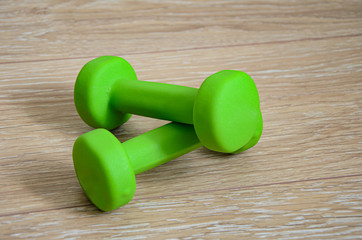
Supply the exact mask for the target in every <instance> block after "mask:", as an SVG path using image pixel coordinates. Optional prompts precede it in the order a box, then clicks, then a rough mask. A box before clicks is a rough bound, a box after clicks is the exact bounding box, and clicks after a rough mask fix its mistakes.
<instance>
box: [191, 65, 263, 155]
mask: <svg viewBox="0 0 362 240" xmlns="http://www.w3.org/2000/svg"><path fill="white" fill-rule="evenodd" d="M259 105H260V103H259V95H258V91H257V89H256V86H255V84H254V81H253V80H252V79H251V78H250V76H249V75H247V74H246V73H244V72H240V71H234V70H224V71H220V72H217V73H215V74H213V75H211V76H209V77H208V78H206V80H205V81H204V82H203V83H202V85H201V87H200V88H199V91H198V93H197V96H196V99H195V104H194V111H193V113H194V115H193V121H194V126H195V131H196V133H197V136H198V137H199V139H200V141H201V143H202V144H203V145H204V146H206V147H207V148H210V149H212V150H216V151H221V152H232V151H235V150H237V149H239V148H240V146H244V145H245V144H246V143H248V142H249V140H250V139H251V138H252V136H253V134H254V133H255V132H256V131H257V130H256V129H257V123H258V120H259V116H260V115H261V114H260V109H259Z"/></svg>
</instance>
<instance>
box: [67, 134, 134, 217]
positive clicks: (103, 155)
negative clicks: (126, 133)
mask: <svg viewBox="0 0 362 240" xmlns="http://www.w3.org/2000/svg"><path fill="white" fill-rule="evenodd" d="M73 162H74V168H75V171H76V174H77V177H78V180H79V183H80V185H81V186H82V188H83V190H84V192H85V194H86V195H87V196H88V198H89V199H90V200H91V201H92V203H93V204H94V205H96V206H97V207H98V208H99V209H101V210H102V211H111V210H114V209H116V208H118V207H120V206H122V205H125V204H127V203H128V202H129V201H130V200H131V199H132V198H133V195H134V193H135V190H136V178H135V173H134V171H133V168H132V166H131V163H130V161H129V159H128V155H127V153H126V151H125V150H124V148H123V146H122V144H121V143H120V142H119V140H118V139H117V138H116V137H114V136H113V134H112V133H110V132H108V131H107V130H105V129H96V130H93V131H91V132H88V133H86V134H83V135H81V136H80V137H79V138H78V139H77V140H76V142H75V143H74V146H73Z"/></svg>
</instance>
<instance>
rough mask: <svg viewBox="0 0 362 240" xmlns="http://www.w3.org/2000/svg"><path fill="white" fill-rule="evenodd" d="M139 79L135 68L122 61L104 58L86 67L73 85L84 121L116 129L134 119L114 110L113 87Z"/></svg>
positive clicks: (90, 124)
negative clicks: (112, 104)
mask: <svg viewBox="0 0 362 240" xmlns="http://www.w3.org/2000/svg"><path fill="white" fill-rule="evenodd" d="M119 80H122V81H130V82H131V81H134V80H137V76H136V73H135V71H134V70H133V68H132V66H131V65H130V64H129V63H128V62H127V61H126V60H124V59H123V58H115V57H112V56H103V57H99V58H96V59H93V60H92V61H90V62H88V63H87V64H85V65H84V67H83V68H82V70H81V71H80V72H79V74H78V77H77V81H76V82H75V86H74V103H75V106H76V108H77V111H78V113H79V116H80V117H81V118H82V120H83V121H84V122H85V123H87V124H88V125H89V126H91V127H94V128H100V127H102V128H106V129H113V128H116V127H118V126H120V125H122V124H123V123H125V122H127V120H128V119H129V118H130V117H131V114H128V113H123V112H120V111H118V110H117V109H115V108H113V107H111V102H110V101H111V90H112V89H113V85H114V84H115V83H116V82H118V81H119Z"/></svg>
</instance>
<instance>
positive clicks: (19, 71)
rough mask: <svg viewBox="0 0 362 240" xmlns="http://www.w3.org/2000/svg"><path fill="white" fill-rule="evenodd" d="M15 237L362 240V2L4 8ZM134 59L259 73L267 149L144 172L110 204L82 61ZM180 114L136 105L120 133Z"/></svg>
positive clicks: (147, 71)
mask: <svg viewBox="0 0 362 240" xmlns="http://www.w3.org/2000/svg"><path fill="white" fill-rule="evenodd" d="M0 6H1V11H0V23H1V24H0V30H1V46H0V47H1V52H0V53H1V58H0V153H1V155H0V206H1V208H0V239H10V238H14V239H17V238H23V239H24V238H25V239H28V238H36V239H50V238H51V239H56V238H68V239H78V238H84V239H90V238H91V239H94V238H112V237H114V238H120V239H145V238H147V239H148V238H150V239H240V238H247V239H258V238H263V239H273V238H277V239H322V238H325V239H356V238H359V237H361V236H362V224H361V222H362V184H361V182H362V171H361V170H362V163H361V160H362V158H361V155H362V148H361V143H362V111H361V107H362V97H361V96H362V95H361V94H362V80H361V76H362V75H361V72H362V64H361V63H362V54H361V50H362V32H361V27H360V26H362V16H361V15H362V14H361V13H362V4H361V1H333V2H331V1H325V2H323V1H322V2H321V1H298V2H283V1H282V2H280V1H278V2H276V1H243V2H241V1H208V2H207V3H206V2H201V1H163V2H160V1H138V2H137V3H135V2H134V1H121V2H117V1H115V2H112V3H107V4H106V3H105V2H103V1H48V2H44V3H39V2H31V1H29V2H23V1H7V2H6V1H2V2H1V3H0ZM103 54H111V55H119V56H122V57H124V58H126V59H127V60H128V61H129V62H130V63H131V64H132V65H133V66H134V68H135V70H136V72H137V75H138V77H139V79H140V80H146V81H158V82H167V83H172V84H179V85H185V86H191V87H199V86H200V84H201V83H202V81H203V79H205V78H206V77H207V76H209V75H210V74H212V73H215V72H216V71H219V70H223V69H236V70H242V71H245V72H247V73H249V74H250V75H251V76H252V77H253V79H254V80H255V82H256V85H257V87H258V90H259V94H260V98H261V108H262V113H263V117H264V122H265V126H264V132H263V136H262V138H261V140H260V142H259V143H258V145H257V146H256V147H254V148H253V149H250V150H248V151H246V152H245V153H242V154H239V155H225V154H219V153H215V152H211V151H209V150H207V149H205V148H201V149H199V150H196V151H194V152H192V153H189V154H186V155H184V156H182V157H180V158H178V159H175V160H173V161H171V162H169V163H167V164H165V165H163V166H160V167H157V168H155V169H152V170H151V171H148V172H145V173H142V174H140V175H137V190H136V195H135V197H134V199H133V200H132V202H131V203H130V204H128V205H126V206H124V207H122V208H120V209H118V210H116V211H113V212H111V213H102V212H99V211H98V210H97V209H96V208H95V207H94V206H93V205H92V204H91V203H90V202H89V201H88V200H87V198H86V197H85V196H84V194H83V193H82V190H81V188H80V186H79V184H78V181H77V179H76V176H75V173H74V169H73V165H72V159H71V151H72V145H73V143H74V140H75V139H76V138H77V137H78V136H79V135H81V134H83V133H85V132H87V131H90V130H91V128H90V127H88V126H86V125H85V124H84V123H83V122H82V121H81V120H80V118H79V117H78V115H77V113H76V110H75V108H74V105H73V86H74V81H75V78H76V75H77V73H78V72H79V70H80V68H81V67H82V66H83V65H84V64H85V63H86V62H87V61H89V60H91V59H92V58H93V57H96V56H100V55H103ZM164 123H165V121H160V120H155V119H149V118H144V117H139V116H133V117H132V118H131V119H130V121H129V122H127V123H126V124H124V126H122V127H120V128H118V129H116V130H114V131H113V132H114V134H115V135H116V136H117V137H118V138H119V139H120V140H121V141H125V140H127V139H129V138H132V137H134V136H137V135H139V134H142V133H143V132H146V131H148V130H151V129H153V128H155V127H157V126H160V125H162V124H164Z"/></svg>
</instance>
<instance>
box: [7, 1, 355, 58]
mask: <svg viewBox="0 0 362 240" xmlns="http://www.w3.org/2000/svg"><path fill="white" fill-rule="evenodd" d="M0 9H2V11H0V31H1V46H2V48H1V52H2V54H1V55H2V57H1V59H0V62H14V61H15V62H21V61H34V60H47V59H54V58H84V57H90V56H99V55H125V54H130V53H144V52H157V51H168V50H173V49H180V50H182V49H191V50H192V49H195V48H196V49H197V48H205V47H206V48H208V47H215V46H228V45H243V44H258V43H265V42H275V41H277V42H280V41H293V40H299V39H315V38H316V39H318V38H328V37H333V36H344V35H356V34H359V35H360V34H362V31H361V30H362V29H361V25H362V19H361V13H362V2H361V1H358V0H357V1H342V0H340V1H318V0H308V1H293V2H291V1H282V2H280V1H215V0H214V1H207V2H202V1H187V2H184V1H147V0H145V1H107V2H104V1H101V0H98V1H81V0H79V1H63V0H52V1H42V2H41V1H26V2H24V1H1V2H0Z"/></svg>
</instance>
